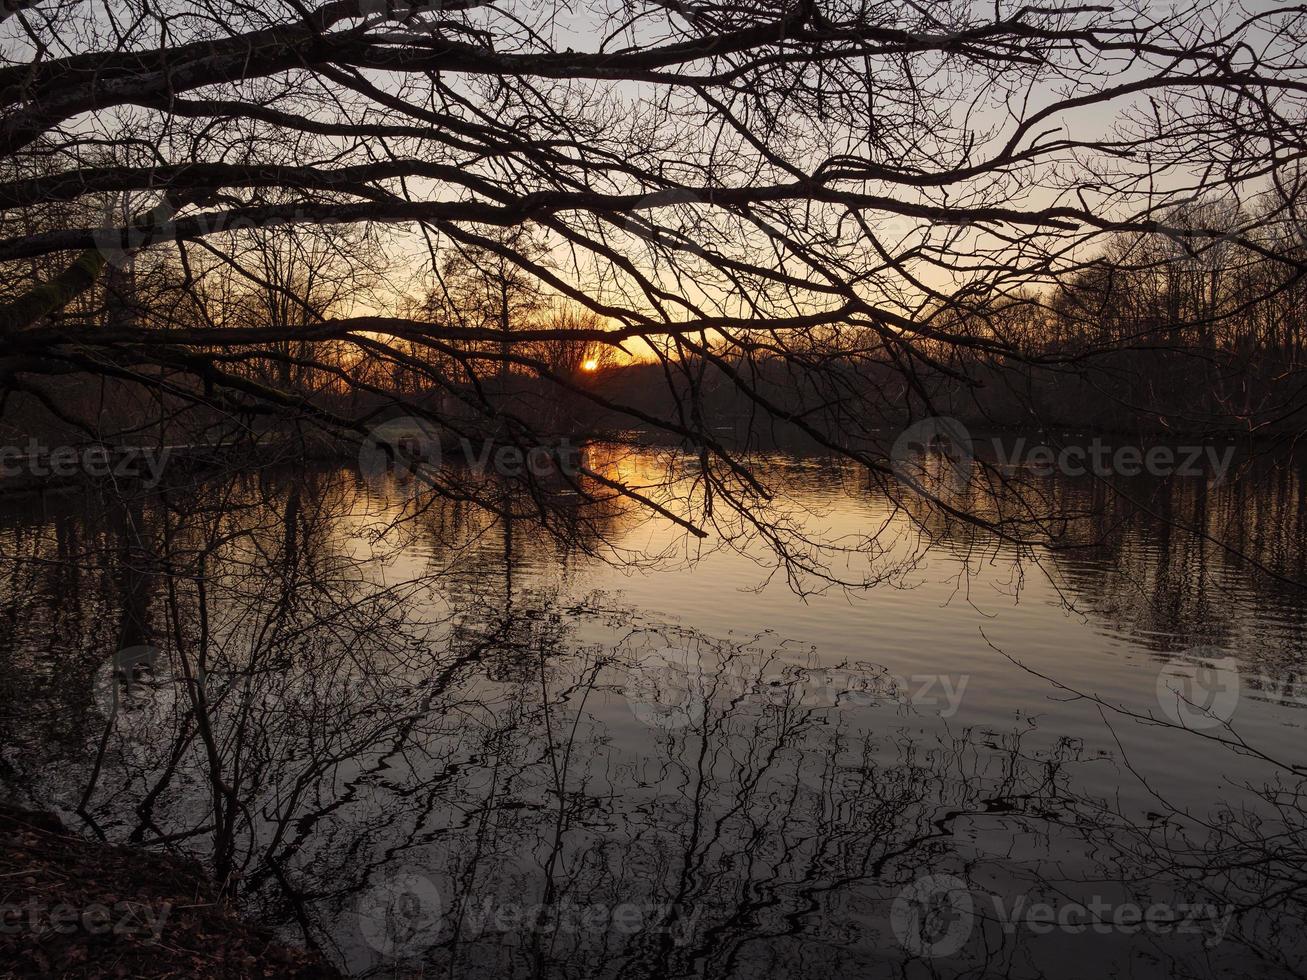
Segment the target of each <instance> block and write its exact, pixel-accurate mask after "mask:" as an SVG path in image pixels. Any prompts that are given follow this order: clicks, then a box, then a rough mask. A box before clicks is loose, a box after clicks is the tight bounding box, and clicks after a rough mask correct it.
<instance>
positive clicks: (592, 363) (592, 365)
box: [581, 357, 599, 371]
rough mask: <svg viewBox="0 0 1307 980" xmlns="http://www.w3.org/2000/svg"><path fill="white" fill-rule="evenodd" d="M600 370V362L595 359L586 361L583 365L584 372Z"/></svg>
mask: <svg viewBox="0 0 1307 980" xmlns="http://www.w3.org/2000/svg"><path fill="white" fill-rule="evenodd" d="M598 368H599V362H598V361H596V360H595V359H594V358H593V357H592V358H590V360H588V361H585V362H584V363H582V365H581V370H582V371H596V370H598Z"/></svg>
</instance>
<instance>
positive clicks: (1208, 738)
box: [0, 450, 1307, 978]
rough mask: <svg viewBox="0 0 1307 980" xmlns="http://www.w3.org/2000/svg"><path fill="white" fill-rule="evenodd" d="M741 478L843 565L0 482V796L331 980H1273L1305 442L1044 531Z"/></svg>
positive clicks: (253, 493) (617, 464) (1073, 496)
mask: <svg viewBox="0 0 1307 980" xmlns="http://www.w3.org/2000/svg"><path fill="white" fill-rule="evenodd" d="M594 451H598V450H594ZM602 462H603V464H604V465H606V466H609V467H610V468H612V469H613V470H615V471H619V472H620V473H621V474H622V475H625V476H628V477H629V476H632V475H634V476H636V477H639V478H642V479H643V478H647V479H648V482H649V483H650V484H653V483H656V482H658V480H659V478H661V476H662V475H663V474H664V473H665V472H666V470H665V467H666V466H667V465H668V463H669V461H668V459H667V457H666V455H665V454H656V453H655V452H653V451H652V450H651V451H649V452H648V453H637V454H627V455H618V454H615V453H614V454H612V455H611V456H610V457H609V458H605V459H603V460H602ZM673 462H675V461H673ZM678 472H680V473H681V475H680V476H679V477H678V480H677V484H676V486H677V487H680V488H682V489H685V488H687V487H692V486H693V481H694V476H693V473H692V472H689V471H686V472H681V471H678ZM764 472H765V473H766V475H767V477H768V479H769V480H770V481H771V482H772V483H773V484H774V485H775V486H776V487H778V488H783V489H784V495H785V499H786V500H787V501H788V504H787V506H789V507H791V508H792V511H793V513H792V521H793V527H794V528H795V529H797V530H799V531H808V532H811V533H812V534H818V533H819V534H820V536H821V537H823V539H824V540H827V541H834V542H837V543H839V544H841V545H843V546H845V547H847V548H848V549H849V550H847V551H845V552H835V553H828V554H827V555H826V556H825V561H826V566H825V567H826V570H827V573H828V574H829V575H830V576H834V577H838V578H843V579H846V580H849V581H856V582H864V581H866V582H873V581H874V585H872V586H871V587H870V588H867V589H854V590H847V589H844V588H840V587H838V586H831V587H828V588H826V589H824V590H818V589H817V586H819V585H820V584H821V578H820V576H815V575H812V574H808V575H800V576H799V578H798V580H797V581H796V582H791V581H788V580H787V576H786V575H785V574H784V573H779V574H778V573H775V570H774V569H773V567H772V566H771V565H770V564H769V562H768V561H767V555H768V553H769V552H768V549H767V547H766V543H765V542H764V541H762V540H761V539H760V538H759V536H758V535H757V534H753V535H749V534H747V533H745V532H746V531H747V528H742V527H726V526H725V525H724V530H728V531H730V530H734V531H738V532H741V535H742V536H740V537H738V538H737V540H736V542H735V544H734V545H733V546H726V545H724V544H722V543H721V541H720V539H719V537H718V536H717V535H715V534H714V535H710V536H709V538H707V539H705V540H704V541H703V542H702V543H697V542H695V541H694V539H687V537H686V536H685V535H684V534H683V533H682V532H681V531H680V530H679V529H677V528H676V527H674V526H673V525H672V524H671V523H670V522H668V521H665V520H663V519H661V518H650V517H648V516H646V515H644V514H641V513H639V512H637V511H635V510H634V509H633V508H631V507H630V506H627V505H619V504H617V503H613V504H612V505H610V506H607V507H590V508H581V507H580V506H579V505H577V504H576V503H575V502H569V501H568V500H566V499H563V500H559V501H553V502H551V504H550V509H549V510H548V512H547V514H546V518H547V520H548V521H549V522H550V524H551V525H552V526H553V528H554V530H555V531H556V532H558V533H557V534H554V535H549V534H544V533H542V532H541V531H540V530H539V526H538V522H533V521H531V520H528V519H526V518H525V517H517V518H504V517H500V516H495V515H491V514H488V513H487V512H485V511H482V510H479V509H477V508H474V507H472V506H470V505H468V504H462V503H457V502H451V501H432V500H428V499H425V498H423V497H422V496H421V495H417V496H416V497H415V496H414V495H413V493H412V492H411V488H409V487H406V486H404V485H396V484H394V483H386V484H384V485H378V484H375V483H369V482H366V481H364V480H362V479H361V478H360V476H359V475H358V474H357V473H356V472H355V471H353V470H350V469H341V470H335V469H332V470H323V471H310V472H304V471H302V470H301V471H296V472H286V471H284V470H269V471H266V472H261V473H249V474H244V475H242V476H240V477H238V478H233V479H230V480H213V481H210V482H209V483H207V484H203V485H195V486H189V487H174V488H172V489H170V490H169V491H168V493H167V495H166V496H165V497H162V498H161V497H159V496H157V495H150V496H143V497H141V498H139V499H132V500H126V501H124V500H121V499H117V498H112V497H108V496H102V495H100V494H98V493H95V492H87V493H85V494H66V495H62V496H47V497H45V498H27V499H25V500H21V501H19V500H13V501H10V502H8V503H7V504H6V505H5V508H4V510H3V512H0V559H2V562H0V572H2V573H3V592H2V593H0V595H2V598H3V609H2V610H0V636H2V637H3V643H4V647H5V650H4V657H3V666H0V679H2V680H0V683H3V685H4V688H5V691H6V695H7V696H6V698H5V701H4V707H3V714H2V715H0V724H2V725H3V729H4V744H5V747H4V752H3V756H2V757H0V789H2V791H3V792H4V793H5V794H6V795H7V796H8V797H10V798H11V799H14V800H16V801H18V802H21V803H24V804H27V805H35V806H39V807H43V808H50V809H54V810H57V811H58V812H59V813H60V814H61V815H62V816H63V817H64V818H65V820H66V822H67V823H69V824H70V825H73V826H77V827H80V828H82V829H83V830H84V831H85V832H86V833H87V834H88V836H102V837H104V838H106V839H109V840H113V841H133V842H137V843H141V844H145V845H148V846H153V847H165V846H166V847H172V848H175V849H180V850H183V851H185V852H187V853H189V854H193V855H195V856H197V857H199V858H201V859H203V860H205V861H206V862H209V863H210V866H211V867H214V868H215V869H216V870H217V872H218V873H219V874H220V875H222V876H224V877H226V878H227V879H228V880H229V881H230V883H231V888H232V890H233V892H234V894H235V895H236V896H237V898H238V900H239V902H240V903H241V905H242V907H243V908H244V909H245V910H246V911H247V914H248V915H250V916H251V917H253V918H256V919H258V920H260V921H263V922H266V923H268V924H270V925H272V926H274V927H275V928H276V929H277V930H278V931H280V932H281V933H282V934H283V935H285V936H286V938H287V939H289V940H291V941H294V942H299V943H306V944H311V945H314V946H317V947H319V948H321V949H322V950H323V951H324V953H325V954H326V955H327V956H328V957H329V958H331V959H332V960H333V961H334V962H336V963H338V964H339V965H340V966H341V967H342V968H344V969H346V970H348V971H350V972H352V973H355V974H358V975H374V976H393V975H405V976H417V975H449V976H456V977H464V976H472V977H480V976H485V977H501V976H507V977H515V976H532V977H536V976H540V977H545V976H549V977H553V976H566V977H572V976H576V977H590V976H595V977H617V976H659V977H661V976H708V977H754V976H787V977H788V976H794V977H821V978H828V977H831V976H859V977H882V976H884V977H891V976H893V977H899V976H910V977H911V976H950V977H952V976H959V977H980V976H1013V977H1039V976H1051V977H1068V976H1070V977H1082V976H1083V977H1103V976H1132V977H1153V976H1201V977H1206V976H1227V975H1236V976H1237V975H1248V976H1281V975H1283V976H1296V975H1299V971H1300V969H1301V967H1300V963H1301V953H1302V952H1303V945H1304V943H1303V941H1302V938H1301V935H1300V933H1301V929H1300V928H1299V927H1298V926H1297V923H1300V922H1301V920H1302V913H1303V901H1304V897H1305V896H1304V888H1305V887H1307V870H1304V869H1305V868H1307V860H1305V858H1307V853H1305V852H1307V827H1305V825H1307V820H1304V812H1303V807H1304V805H1305V804H1307V795H1304V793H1303V789H1304V786H1303V785H1302V781H1303V779H1304V777H1305V776H1307V771H1305V770H1304V766H1307V749H1305V746H1304V738H1303V722H1304V720H1305V719H1307V691H1303V690H1300V686H1299V685H1300V683H1301V681H1300V678H1301V672H1302V670H1303V668H1304V665H1305V663H1307V655H1305V654H1304V643H1303V639H1304V628H1305V627H1304V613H1305V612H1307V592H1304V590H1303V589H1302V588H1301V587H1299V586H1298V585H1296V584H1295V582H1300V581H1304V580H1307V570H1305V569H1304V567H1303V562H1304V553H1303V552H1304V549H1303V541H1304V527H1305V523H1304V522H1305V520H1307V498H1305V497H1304V494H1303V476H1304V474H1307V470H1305V469H1304V468H1303V467H1302V465H1301V464H1300V463H1299V462H1298V461H1295V460H1288V459H1262V460H1257V461H1254V462H1253V463H1251V464H1249V465H1248V466H1246V467H1241V468H1239V469H1238V471H1237V472H1236V473H1234V474H1232V475H1231V476H1229V477H1227V478H1226V479H1225V480H1224V481H1222V482H1220V483H1219V484H1212V483H1211V482H1210V481H1208V480H1205V479H1203V478H1188V479H1176V480H1174V481H1171V482H1169V483H1162V482H1149V483H1144V482H1140V484H1139V485H1138V486H1137V487H1134V486H1132V487H1131V488H1130V490H1131V494H1132V496H1133V497H1134V503H1126V502H1122V501H1119V500H1115V499H1113V498H1112V497H1110V496H1109V495H1107V494H1106V493H1105V492H1104V491H1103V490H1102V488H1101V487H1098V486H1095V485H1094V484H1093V482H1092V481H1088V480H1081V481H1076V480H1070V479H1060V478H1059V479H1052V478H1049V479H1046V480H1033V481H1032V482H1031V483H1030V484H1029V485H1028V489H1035V490H1038V492H1039V493H1040V494H1043V495H1045V496H1046V498H1047V499H1048V500H1051V501H1054V502H1055V503H1056V506H1057V509H1058V510H1059V512H1061V513H1066V514H1077V515H1079V516H1076V517H1073V518H1072V519H1070V520H1068V521H1067V522H1066V524H1065V526H1064V527H1062V528H1061V529H1060V530H1059V533H1058V536H1057V537H1056V539H1055V540H1052V541H1051V542H1049V543H1048V544H1046V545H1041V546H1037V547H1026V546H1021V547H1019V546H1017V545H1016V544H1012V543H1004V542H1001V541H999V540H998V539H996V538H995V537H993V536H992V535H988V534H985V533H981V532H975V531H971V530H968V529H967V528H965V527H963V526H961V525H949V524H945V523H942V522H941V521H940V520H938V519H937V518H929V517H926V516H925V515H924V514H923V513H915V512H913V510H912V509H911V508H901V507H896V506H894V505H893V504H892V503H891V502H890V501H889V500H888V499H887V498H886V496H885V495H884V494H883V493H881V492H879V491H878V490H874V489H871V488H869V487H868V486H867V485H866V484H865V480H864V478H863V477H860V476H859V474H857V473H856V472H853V471H851V470H850V469H848V468H842V467H836V466H832V465H828V464H826V463H824V462H822V461H821V460H820V459H817V458H813V457H804V456H802V455H794V454H789V455H787V454H780V453H778V454H775V455H774V456H771V457H769V458H768V459H767V460H766V461H765V462H764ZM673 497H674V495H673ZM669 499H671V498H669ZM510 506H516V505H513V504H509V503H506V504H505V509H507V508H508V507H510ZM722 513H723V514H724V513H725V510H724V509H723V511H722ZM720 519H721V520H722V521H723V522H725V520H726V518H725V517H724V516H723V517H721V518H720ZM1176 525H1180V526H1182V527H1184V528H1187V530H1181V529H1178V528H1177V526H1176ZM868 536H874V537H875V541H876V543H877V550H876V551H875V552H874V553H872V554H871V555H870V557H868V554H867V552H866V549H858V548H856V547H855V546H856V545H858V544H859V542H865V540H866V539H867V537H868ZM687 542H689V543H687ZM791 543H792V544H793V545H794V547H795V548H796V549H798V550H797V551H796V554H797V555H799V557H800V558H802V557H803V555H804V552H803V549H802V547H801V545H800V544H799V543H797V542H796V541H792V542H791ZM792 585H798V586H799V587H800V588H801V590H802V589H803V588H806V589H807V590H808V594H806V595H803V596H800V595H797V594H796V592H795V591H794V589H793V588H792V587H791V586H792ZM814 590H815V591H814ZM123 650H126V651H127V653H126V654H125V655H124V654H122V653H120V651H123ZM147 661H148V662H147ZM133 664H134V666H133ZM115 666H116V667H117V668H118V670H117V673H115ZM187 673H189V674H190V675H191V676H192V678H194V677H198V676H201V675H202V676H203V680H204V683H203V688H202V691H203V697H204V707H205V711H204V712H203V716H202V718H201V719H200V720H199V721H197V713H196V712H195V711H194V710H193V707H192V702H191V699H190V698H189V697H188V696H187V695H186V685H185V677H186V675H187ZM193 689H194V690H200V688H199V686H198V685H196V686H195V687H194V688H193ZM1176 691H1183V692H1185V693H1186V695H1187V696H1189V697H1190V698H1191V700H1192V701H1193V702H1195V703H1192V704H1191V703H1188V702H1186V701H1182V700H1181V699H1180V698H1179V697H1177V695H1176V693H1175V692H1176ZM201 722H203V723H201ZM1141 918H1142V919H1143V920H1144V921H1143V923H1141V922H1140V919H1141Z"/></svg>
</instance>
